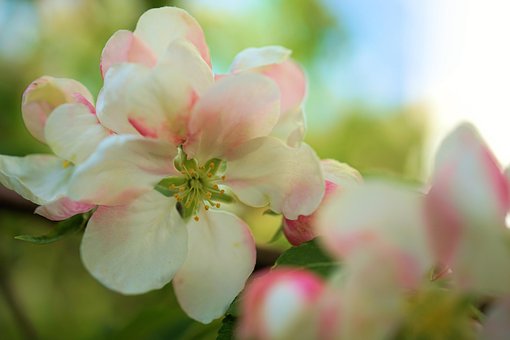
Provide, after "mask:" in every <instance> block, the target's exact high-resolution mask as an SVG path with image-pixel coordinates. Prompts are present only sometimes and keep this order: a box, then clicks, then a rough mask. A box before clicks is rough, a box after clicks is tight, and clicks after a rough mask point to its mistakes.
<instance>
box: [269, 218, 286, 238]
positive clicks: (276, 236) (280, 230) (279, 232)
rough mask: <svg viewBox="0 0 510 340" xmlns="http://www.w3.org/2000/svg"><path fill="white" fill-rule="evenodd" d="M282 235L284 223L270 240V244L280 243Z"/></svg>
mask: <svg viewBox="0 0 510 340" xmlns="http://www.w3.org/2000/svg"><path fill="white" fill-rule="evenodd" d="M282 235H283V222H282V224H281V225H280V226H279V227H278V229H277V230H276V231H275V233H274V234H273V237H271V239H270V240H269V243H275V242H276V241H278V240H279V239H280V237H282Z"/></svg>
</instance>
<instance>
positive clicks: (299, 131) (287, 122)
mask: <svg viewBox="0 0 510 340" xmlns="http://www.w3.org/2000/svg"><path fill="white" fill-rule="evenodd" d="M305 131H306V119H305V113H304V111H303V110H302V109H301V108H298V109H294V110H290V111H288V112H285V113H282V114H281V115H280V119H279V120H278V122H277V123H276V125H275V126H274V128H273V131H271V136H274V137H276V138H279V139H281V140H283V141H286V142H287V144H288V145H290V146H298V145H299V144H300V143H301V142H303V138H304V137H305Z"/></svg>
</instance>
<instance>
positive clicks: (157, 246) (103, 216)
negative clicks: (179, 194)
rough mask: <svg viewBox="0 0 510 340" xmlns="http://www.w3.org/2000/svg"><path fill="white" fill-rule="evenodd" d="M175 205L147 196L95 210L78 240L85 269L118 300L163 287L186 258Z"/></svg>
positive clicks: (153, 194)
mask: <svg viewBox="0 0 510 340" xmlns="http://www.w3.org/2000/svg"><path fill="white" fill-rule="evenodd" d="M175 203H176V202H175V200H174V199H173V198H168V197H165V196H163V195H161V194H160V193H159V192H157V191H155V190H153V191H151V192H149V193H147V194H145V195H143V196H140V197H139V198H137V199H136V200H133V201H131V202H130V203H129V204H127V205H123V206H116V207H105V206H102V207H99V208H98V209H97V210H96V211H95V212H94V214H93V215H92V218H91V219H90V221H89V223H88V225H87V228H86V229H85V234H84V235H83V240H82V244H81V258H82V260H83V263H84V265H85V267H86V268H87V269H88V271H89V272H90V273H91V274H92V275H93V276H94V277H95V278H96V279H97V280H99V282H101V283H102V284H104V285H105V286H106V287H108V288H110V289H112V290H115V291H117V292H120V293H123V294H141V293H145V292H147V291H149V290H153V289H159V288H161V287H163V286H164V285H165V284H167V283H168V282H169V281H170V280H171V279H172V278H173V277H174V274H175V273H176V271H177V270H178V269H179V268H180V266H181V265H182V263H183V262H184V260H185V258H186V256H187V232H186V228H185V225H184V223H183V221H182V219H181V217H180V216H179V213H178V212H177V210H176V209H175Z"/></svg>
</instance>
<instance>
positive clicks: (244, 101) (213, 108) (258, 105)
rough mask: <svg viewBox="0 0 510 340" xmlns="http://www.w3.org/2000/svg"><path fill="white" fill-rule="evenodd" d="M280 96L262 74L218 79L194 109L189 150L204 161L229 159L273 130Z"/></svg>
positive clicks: (186, 145)
mask: <svg viewBox="0 0 510 340" xmlns="http://www.w3.org/2000/svg"><path fill="white" fill-rule="evenodd" d="M279 99H280V98H279V94H278V89H277V88H276V86H275V85H274V84H273V83H272V82H271V81H270V80H268V79H266V78H264V77H262V76H259V75H240V76H237V77H226V78H224V79H221V80H219V81H218V82H216V84H215V85H214V86H213V87H212V88H211V89H210V90H209V91H207V92H206V93H205V94H204V96H203V97H202V98H200V100H199V101H198V103H197V105H196V106H195V109H194V110H193V113H192V115H191V118H190V121H189V124H188V127H189V136H188V141H187V143H186V144H185V146H184V147H185V150H186V152H187V153H188V154H189V155H191V156H192V157H196V158H198V159H200V160H202V161H207V160H208V159H210V158H214V157H218V158H227V159H228V157H229V154H231V153H232V152H234V151H235V149H236V148H237V147H238V146H239V145H241V144H242V143H244V142H246V141H249V140H251V139H254V138H257V137H262V136H267V135H268V134H269V133H270V132H271V130H272V128H273V127H274V125H275V123H276V121H277V120H278V115H279Z"/></svg>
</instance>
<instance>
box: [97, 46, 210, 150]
mask: <svg viewBox="0 0 510 340" xmlns="http://www.w3.org/2000/svg"><path fill="white" fill-rule="evenodd" d="M213 81H214V80H213V75H212V71H211V70H210V68H209V67H208V66H207V65H206V64H205V63H204V61H203V60H202V59H201V58H200V56H199V55H198V53H197V51H196V49H195V48H194V47H193V45H191V44H190V43H188V42H186V41H184V40H177V41H175V42H174V43H172V45H171V46H170V47H169V48H168V50H167V53H166V54H165V56H163V57H162V58H160V60H159V62H158V64H157V65H156V66H155V67H154V68H149V67H146V66H144V65H141V64H122V65H116V66H114V67H112V68H111V69H110V71H109V72H108V74H107V76H106V78H105V84H104V87H103V90H102V92H101V94H100V95H99V98H98V104H97V109H98V117H99V120H100V121H101V123H102V124H104V125H105V126H106V127H108V128H110V129H111V130H113V131H115V132H117V133H128V134H139V135H142V136H145V137H151V138H160V139H167V140H170V141H172V142H174V143H176V144H180V143H182V139H183V138H184V136H185V135H186V123H187V119H188V115H189V113H190V112H191V109H192V107H193V105H194V104H195V102H196V99H197V98H198V97H199V96H200V95H201V94H202V93H203V92H204V91H205V90H206V89H208V88H209V87H210V86H211V85H212V84H213Z"/></svg>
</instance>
